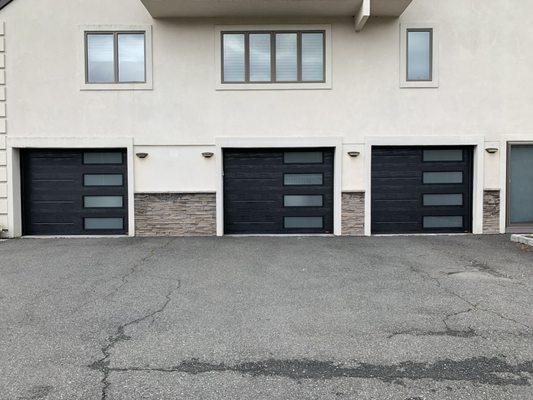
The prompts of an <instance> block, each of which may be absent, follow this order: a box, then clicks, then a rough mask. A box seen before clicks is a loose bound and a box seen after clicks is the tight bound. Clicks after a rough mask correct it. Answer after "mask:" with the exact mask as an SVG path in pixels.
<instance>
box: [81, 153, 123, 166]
mask: <svg viewBox="0 0 533 400" xmlns="http://www.w3.org/2000/svg"><path fill="white" fill-rule="evenodd" d="M83 163H84V164H122V153H109V152H101V153H100V152H95V153H93V152H91V153H83Z"/></svg>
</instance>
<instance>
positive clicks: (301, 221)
mask: <svg viewBox="0 0 533 400" xmlns="http://www.w3.org/2000/svg"><path fill="white" fill-rule="evenodd" d="M284 225H285V228H286V229H305V228H322V227H323V225H324V221H323V217H285V219H284Z"/></svg>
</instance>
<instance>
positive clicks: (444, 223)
mask: <svg viewBox="0 0 533 400" xmlns="http://www.w3.org/2000/svg"><path fill="white" fill-rule="evenodd" d="M462 227H463V217H461V216H443V217H424V228H462Z"/></svg>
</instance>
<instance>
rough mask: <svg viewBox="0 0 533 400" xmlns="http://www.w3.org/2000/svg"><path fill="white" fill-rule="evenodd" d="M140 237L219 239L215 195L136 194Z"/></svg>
mask: <svg viewBox="0 0 533 400" xmlns="http://www.w3.org/2000/svg"><path fill="white" fill-rule="evenodd" d="M135 234H136V235H137V236H213V235H216V194H215V193H137V194H135Z"/></svg>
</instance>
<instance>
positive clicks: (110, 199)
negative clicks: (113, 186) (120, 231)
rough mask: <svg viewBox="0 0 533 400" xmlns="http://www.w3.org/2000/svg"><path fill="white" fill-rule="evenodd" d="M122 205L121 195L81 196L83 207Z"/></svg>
mask: <svg viewBox="0 0 533 400" xmlns="http://www.w3.org/2000/svg"><path fill="white" fill-rule="evenodd" d="M123 206H124V199H123V198H122V196H85V197H84V198H83V207H85V208H122V207H123Z"/></svg>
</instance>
